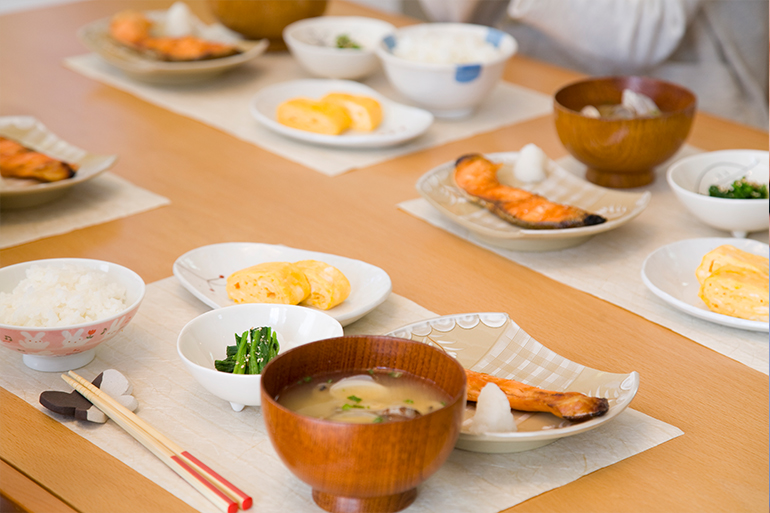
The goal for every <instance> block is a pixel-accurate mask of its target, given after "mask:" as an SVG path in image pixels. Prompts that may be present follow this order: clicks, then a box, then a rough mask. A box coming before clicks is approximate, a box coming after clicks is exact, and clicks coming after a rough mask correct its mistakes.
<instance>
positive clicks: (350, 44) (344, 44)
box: [337, 34, 361, 50]
mask: <svg viewBox="0 0 770 513" xmlns="http://www.w3.org/2000/svg"><path fill="white" fill-rule="evenodd" d="M337 48H353V49H354V50H360V49H361V45H359V44H358V43H356V42H355V41H353V40H352V39H350V36H348V35H347V34H342V35H339V36H337Z"/></svg>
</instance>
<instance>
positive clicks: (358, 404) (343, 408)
mask: <svg viewBox="0 0 770 513" xmlns="http://www.w3.org/2000/svg"><path fill="white" fill-rule="evenodd" d="M448 400H449V395H448V394H446V393H445V392H444V391H443V390H441V389H440V388H439V387H438V386H436V385H435V384H433V383H431V382H429V381H426V380H424V379H422V378H419V377H417V376H415V375H413V374H410V373H407V372H402V371H394V370H390V369H376V370H368V371H354V372H344V373H342V372H337V373H332V374H322V375H318V376H313V377H307V378H304V379H302V380H300V381H299V382H298V383H295V384H293V385H291V386H289V387H287V388H285V389H284V390H283V391H281V393H280V394H279V395H278V397H276V401H278V403H279V404H281V405H282V406H285V407H286V408H288V409H290V410H293V411H296V412H297V413H300V414H302V415H307V416H308V417H316V418H320V419H327V420H335V421H339V422H350V423H357V424H368V423H378V422H389V421H398V420H408V419H411V418H414V417H417V416H419V415H425V414H426V413H430V412H432V411H435V410H437V409H439V408H442V407H444V406H445V405H446V402H447V401H448Z"/></svg>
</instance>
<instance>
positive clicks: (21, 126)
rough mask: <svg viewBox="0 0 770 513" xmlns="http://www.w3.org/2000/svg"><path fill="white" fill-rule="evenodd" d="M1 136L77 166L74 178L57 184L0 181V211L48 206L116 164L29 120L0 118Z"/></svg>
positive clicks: (29, 180) (7, 179)
mask: <svg viewBox="0 0 770 513" xmlns="http://www.w3.org/2000/svg"><path fill="white" fill-rule="evenodd" d="M0 136H3V137H7V138H9V139H13V140H14V141H16V142H18V143H20V144H21V145H23V146H26V147H28V148H31V149H33V150H35V151H38V152H40V153H44V154H46V155H48V156H50V157H53V158H56V159H59V160H63V161H65V162H68V163H70V164H77V165H78V166H79V168H78V170H77V172H76V173H75V176H73V177H72V178H67V179H65V180H59V181H58V182H49V183H43V182H39V181H37V180H32V179H22V178H1V179H0V208H2V209H4V210H10V209H18V208H28V207H35V206H38V205H42V204H44V203H48V202H50V201H53V200H55V199H58V198H60V197H61V196H63V195H64V194H65V193H67V192H69V189H70V187H74V186H75V185H78V184H81V183H83V182H86V181H88V180H90V179H92V178H94V177H96V176H98V175H99V174H101V173H103V172H104V171H106V170H107V169H109V168H110V167H112V165H113V164H114V163H115V161H116V160H117V157H116V156H115V155H95V154H93V153H89V152H87V151H85V150H82V149H80V148H78V147H77V146H74V145H72V144H70V143H68V142H67V141H64V140H62V139H60V138H59V137H57V136H56V135H55V134H54V133H53V132H51V131H50V130H49V129H48V128H46V127H45V125H43V124H42V123H41V122H40V121H38V120H36V119H35V118H33V117H29V116H7V117H0Z"/></svg>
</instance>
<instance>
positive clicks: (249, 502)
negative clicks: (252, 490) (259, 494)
mask: <svg viewBox="0 0 770 513" xmlns="http://www.w3.org/2000/svg"><path fill="white" fill-rule="evenodd" d="M252 504H254V501H253V500H252V499H251V497H246V498H245V499H243V505H242V507H243V509H249V508H250V507H251V505H252Z"/></svg>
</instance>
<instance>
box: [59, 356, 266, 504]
mask: <svg viewBox="0 0 770 513" xmlns="http://www.w3.org/2000/svg"><path fill="white" fill-rule="evenodd" d="M69 374H70V375H69V376H67V375H66V374H62V379H64V381H66V382H67V383H68V384H69V385H70V386H72V387H73V388H74V389H75V390H77V391H78V392H79V393H80V394H81V395H83V396H84V397H85V398H86V399H88V400H89V401H91V402H92V403H93V404H94V405H95V406H96V407H97V408H99V409H100V410H102V411H103V412H104V413H105V415H107V416H108V417H110V418H111V419H112V420H113V421H114V422H115V423H116V424H118V425H119V426H120V427H122V428H123V429H124V430H125V431H127V432H128V433H129V434H130V435H132V436H133V437H134V438H135V439H136V440H137V441H138V442H140V443H141V444H142V445H144V446H145V447H146V448H147V449H149V450H150V452H152V453H153V454H155V456H156V457H158V459H160V460H161V461H163V462H164V463H165V464H166V465H168V466H169V467H170V468H171V469H172V470H174V472H176V473H177V474H179V475H180V476H181V477H182V478H183V479H184V480H185V481H187V482H188V483H189V484H190V485H192V486H193V487H194V488H195V489H196V490H198V491H199V492H200V493H201V494H202V495H203V496H205V497H206V498H207V499H209V500H210V501H211V502H212V503H214V504H215V505H216V506H217V507H219V508H220V509H222V510H223V511H226V512H227V513H235V512H236V511H237V510H238V508H239V507H241V508H242V509H244V510H245V509H249V508H250V507H251V506H252V503H253V501H252V498H251V497H249V496H248V495H247V494H245V493H244V492H242V491H241V490H240V489H238V488H237V487H236V486H235V485H233V484H232V483H230V482H229V481H227V480H226V479H225V478H223V477H222V476H220V475H219V474H217V473H216V472H215V471H213V470H212V469H211V468H209V467H208V466H207V465H205V464H204V463H203V462H201V461H200V460H199V459H198V458H196V457H195V456H193V455H192V454H190V453H189V452H187V451H185V450H184V449H182V448H181V447H179V446H178V445H177V444H175V443H174V442H172V441H171V440H170V439H168V438H167V437H166V436H164V435H163V434H162V433H160V432H159V431H158V430H156V429H155V428H153V427H152V426H150V425H149V424H148V423H147V422H145V421H144V420H142V419H141V418H140V417H139V416H137V415H136V414H134V413H133V412H132V411H130V410H129V409H128V408H126V407H125V406H123V405H122V404H120V403H119V402H117V401H116V400H114V399H113V398H112V397H110V396H109V395H108V394H106V393H104V392H102V391H101V390H100V389H99V388H98V387H96V386H94V385H93V384H92V383H90V382H89V381H88V380H86V379H85V378H83V377H81V376H79V375H78V374H76V373H75V372H73V371H70V372H69Z"/></svg>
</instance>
